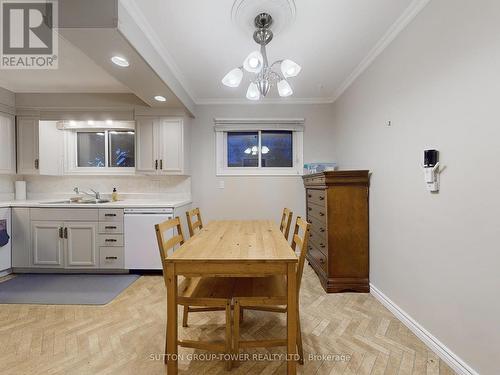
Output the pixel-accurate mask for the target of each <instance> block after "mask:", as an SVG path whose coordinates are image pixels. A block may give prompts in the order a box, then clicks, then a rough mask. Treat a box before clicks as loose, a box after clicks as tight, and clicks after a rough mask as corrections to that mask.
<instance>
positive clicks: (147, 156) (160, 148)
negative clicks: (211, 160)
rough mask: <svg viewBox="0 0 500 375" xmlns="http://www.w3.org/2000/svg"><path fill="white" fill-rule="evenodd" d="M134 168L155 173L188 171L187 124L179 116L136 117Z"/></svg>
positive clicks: (181, 173)
mask: <svg viewBox="0 0 500 375" xmlns="http://www.w3.org/2000/svg"><path fill="white" fill-rule="evenodd" d="M136 134H137V139H136V142H137V152H136V155H137V156H136V159H137V163H136V169H137V172H138V173H144V174H156V175H168V174H177V175H187V174H189V143H188V140H189V125H188V124H187V120H186V119H183V118H165V117H164V118H156V117H147V116H140V117H139V116H138V118H137V127H136Z"/></svg>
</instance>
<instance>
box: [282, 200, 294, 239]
mask: <svg viewBox="0 0 500 375" xmlns="http://www.w3.org/2000/svg"><path fill="white" fill-rule="evenodd" d="M292 216H293V212H292V211H290V210H289V209H288V208H284V209H283V214H282V215H281V222H280V231H281V233H283V235H284V236H285V238H286V239H287V241H288V235H289V233H290V226H291V224H292Z"/></svg>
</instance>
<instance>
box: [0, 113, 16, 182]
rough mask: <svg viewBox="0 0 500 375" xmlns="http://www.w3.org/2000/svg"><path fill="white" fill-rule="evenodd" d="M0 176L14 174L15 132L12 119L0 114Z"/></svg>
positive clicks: (9, 116)
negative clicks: (0, 144) (0, 145)
mask: <svg viewBox="0 0 500 375" xmlns="http://www.w3.org/2000/svg"><path fill="white" fill-rule="evenodd" d="M0 139H1V140H2V141H1V142H2V147H0V174H16V131H15V122H14V117H13V116H11V115H7V114H3V113H2V114H0Z"/></svg>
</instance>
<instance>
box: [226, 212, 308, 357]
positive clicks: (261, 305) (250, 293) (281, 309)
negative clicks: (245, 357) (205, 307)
mask: <svg viewBox="0 0 500 375" xmlns="http://www.w3.org/2000/svg"><path fill="white" fill-rule="evenodd" d="M309 230H310V224H309V223H308V222H307V221H305V220H303V219H302V218H301V217H297V221H296V224H295V230H294V234H293V239H292V249H293V250H294V251H296V250H297V249H299V250H300V255H299V259H298V265H297V351H298V354H299V357H300V359H299V363H300V364H304V353H303V349H302V332H301V328H300V315H299V308H298V306H299V295H298V294H299V291H300V283H301V280H302V273H303V270H304V263H305V260H306V254H307V243H308V240H309ZM300 232H302V236H301V235H300ZM233 294H234V298H233V303H234V314H233V319H234V329H233V351H234V352H235V353H236V354H238V353H239V348H240V347H241V348H249V347H250V348H254V347H273V346H287V340H286V339H272V340H252V341H243V340H240V321H241V317H242V311H243V310H244V309H246V310H260V311H269V312H276V313H286V312H287V306H286V304H287V295H286V294H287V283H286V277H285V276H284V275H279V276H278V275H276V276H271V277H255V278H240V279H237V283H236V284H235V289H234V292H233Z"/></svg>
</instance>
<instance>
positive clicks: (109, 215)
mask: <svg viewBox="0 0 500 375" xmlns="http://www.w3.org/2000/svg"><path fill="white" fill-rule="evenodd" d="M104 216H106V217H115V216H116V214H104Z"/></svg>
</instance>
